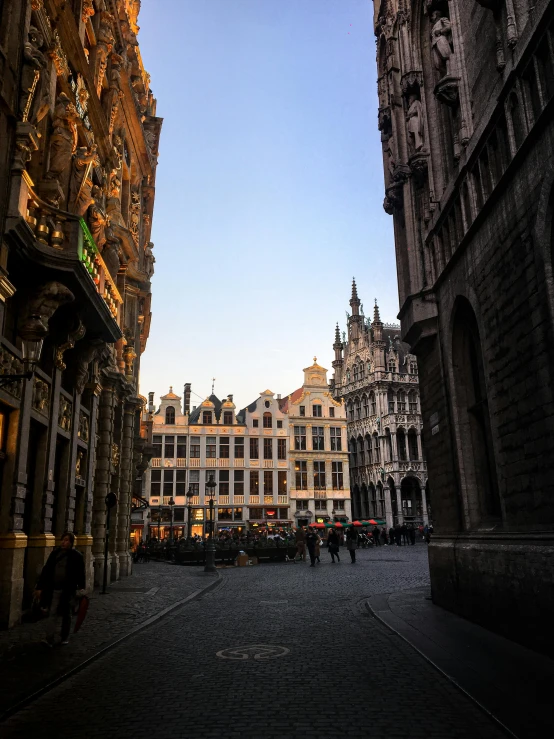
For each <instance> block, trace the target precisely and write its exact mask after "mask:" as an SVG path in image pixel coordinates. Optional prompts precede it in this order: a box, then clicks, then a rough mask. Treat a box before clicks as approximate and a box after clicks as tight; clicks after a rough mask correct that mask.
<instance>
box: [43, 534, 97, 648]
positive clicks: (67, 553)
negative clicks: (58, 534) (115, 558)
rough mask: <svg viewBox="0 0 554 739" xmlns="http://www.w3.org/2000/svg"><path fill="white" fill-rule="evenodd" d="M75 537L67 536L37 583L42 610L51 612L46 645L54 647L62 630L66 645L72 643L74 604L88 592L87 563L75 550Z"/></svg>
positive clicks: (46, 565) (63, 641)
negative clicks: (57, 633)
mask: <svg viewBox="0 0 554 739" xmlns="http://www.w3.org/2000/svg"><path fill="white" fill-rule="evenodd" d="M74 544H75V535H74V534H72V533H71V532H69V531H68V532H66V533H65V534H64V535H63V536H62V543H61V546H60V547H56V548H55V549H54V550H53V551H52V552H51V553H50V556H49V557H48V559H47V560H46V564H45V565H44V567H43V568H42V572H41V573H40V575H39V578H38V580H37V584H36V589H35V593H34V595H35V598H36V599H37V600H38V602H39V604H40V607H41V608H45V609H48V610H49V613H50V616H49V619H48V624H47V632H48V633H47V637H46V642H47V643H48V644H49V645H50V646H53V645H54V641H55V638H56V632H57V631H58V629H59V628H60V620H61V630H60V639H61V643H62V644H68V643H69V632H70V630H71V605H72V603H71V601H72V600H73V598H75V596H76V595H84V594H85V588H86V575H85V560H84V559H83V555H82V554H81V552H78V551H77V550H76V549H73V545H74Z"/></svg>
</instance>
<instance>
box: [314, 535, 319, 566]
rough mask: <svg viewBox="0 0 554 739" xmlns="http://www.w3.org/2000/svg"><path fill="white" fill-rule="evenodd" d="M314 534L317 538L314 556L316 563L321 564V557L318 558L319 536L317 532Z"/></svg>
mask: <svg viewBox="0 0 554 739" xmlns="http://www.w3.org/2000/svg"><path fill="white" fill-rule="evenodd" d="M316 536H317V539H316V542H315V550H314V554H315V558H316V559H317V563H318V565H319V564H321V559H320V555H321V536H320V535H319V534H317V533H316Z"/></svg>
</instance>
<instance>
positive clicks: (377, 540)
mask: <svg viewBox="0 0 554 739" xmlns="http://www.w3.org/2000/svg"><path fill="white" fill-rule="evenodd" d="M372 534H373V541H374V542H375V546H381V532H380V531H379V527H378V526H376V527H375V528H374V529H373V531H372Z"/></svg>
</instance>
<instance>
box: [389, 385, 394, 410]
mask: <svg viewBox="0 0 554 739" xmlns="http://www.w3.org/2000/svg"><path fill="white" fill-rule="evenodd" d="M387 403H388V405H389V413H394V393H393V391H392V390H389V391H388V392H387Z"/></svg>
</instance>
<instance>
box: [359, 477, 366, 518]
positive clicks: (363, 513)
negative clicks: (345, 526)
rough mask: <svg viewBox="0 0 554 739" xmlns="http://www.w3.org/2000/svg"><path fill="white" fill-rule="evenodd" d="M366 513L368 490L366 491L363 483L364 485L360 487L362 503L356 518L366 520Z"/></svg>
mask: <svg viewBox="0 0 554 739" xmlns="http://www.w3.org/2000/svg"><path fill="white" fill-rule="evenodd" d="M368 511H369V498H368V490H367V485H366V484H365V482H364V484H363V485H362V501H361V507H360V511H359V516H358V518H367V515H368Z"/></svg>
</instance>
